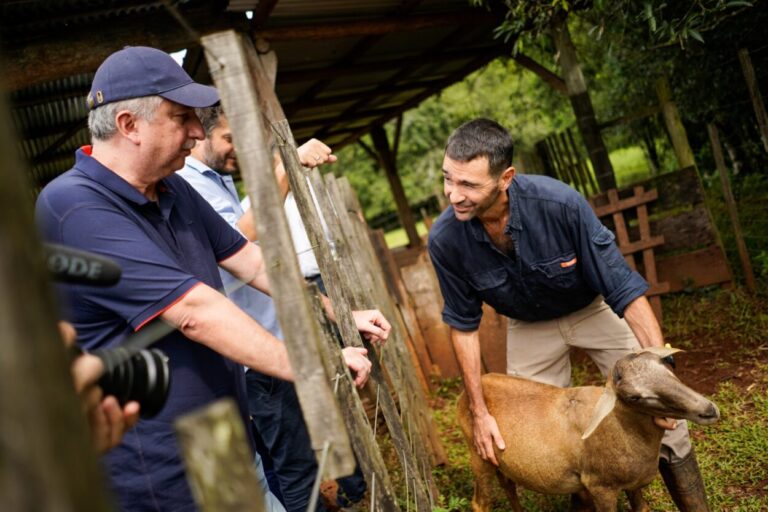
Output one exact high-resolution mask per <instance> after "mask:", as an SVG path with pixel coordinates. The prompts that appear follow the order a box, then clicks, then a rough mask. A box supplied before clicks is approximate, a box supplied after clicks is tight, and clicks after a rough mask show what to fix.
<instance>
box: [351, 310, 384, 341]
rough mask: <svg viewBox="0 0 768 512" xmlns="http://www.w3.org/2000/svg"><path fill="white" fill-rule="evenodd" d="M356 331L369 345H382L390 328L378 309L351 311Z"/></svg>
mask: <svg viewBox="0 0 768 512" xmlns="http://www.w3.org/2000/svg"><path fill="white" fill-rule="evenodd" d="M352 317H353V318H354V319H355V325H356V326H357V330H358V331H360V334H362V335H363V336H364V337H365V339H367V340H369V341H370V342H371V343H379V344H383V343H384V342H385V341H387V338H389V332H390V331H391V330H392V326H391V325H390V324H389V322H388V321H387V319H386V318H384V315H382V314H381V312H380V311H379V310H378V309H365V310H360V311H353V312H352Z"/></svg>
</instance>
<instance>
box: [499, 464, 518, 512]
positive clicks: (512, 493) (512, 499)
mask: <svg viewBox="0 0 768 512" xmlns="http://www.w3.org/2000/svg"><path fill="white" fill-rule="evenodd" d="M496 476H497V477H498V479H499V484H501V488H502V489H504V492H505V493H507V499H508V500H509V504H510V506H511V507H512V511H513V512H524V511H523V507H522V506H521V505H520V500H519V499H518V497H517V484H515V482H513V481H512V480H510V479H509V478H507V477H506V476H504V473H502V472H501V471H500V470H498V469H497V470H496Z"/></svg>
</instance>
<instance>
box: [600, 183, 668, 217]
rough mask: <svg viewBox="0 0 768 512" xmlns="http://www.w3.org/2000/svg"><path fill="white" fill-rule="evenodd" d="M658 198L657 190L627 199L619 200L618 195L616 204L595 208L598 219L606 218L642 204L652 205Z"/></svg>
mask: <svg viewBox="0 0 768 512" xmlns="http://www.w3.org/2000/svg"><path fill="white" fill-rule="evenodd" d="M658 197H659V193H658V191H656V190H655V189H654V190H648V191H647V192H643V193H642V194H640V195H638V194H635V195H633V196H632V197H629V198H627V199H619V196H618V194H617V195H616V202H611V203H610V204H608V205H605V206H598V207H597V208H595V215H597V216H598V217H605V216H606V215H611V214H614V213H616V212H620V211H623V210H629V209H630V208H635V207H637V206H640V205H642V204H646V203H650V202H651V201H655V200H656V199H657V198H658Z"/></svg>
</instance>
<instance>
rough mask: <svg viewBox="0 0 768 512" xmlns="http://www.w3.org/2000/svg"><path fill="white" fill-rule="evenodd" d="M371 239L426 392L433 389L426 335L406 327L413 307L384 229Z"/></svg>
mask: <svg viewBox="0 0 768 512" xmlns="http://www.w3.org/2000/svg"><path fill="white" fill-rule="evenodd" d="M371 241H372V242H373V244H374V247H375V249H376V256H377V257H378V259H379V262H380V263H381V266H382V269H383V270H384V275H385V277H386V279H387V285H388V286H392V288H393V289H394V293H392V297H393V298H395V299H396V306H397V312H396V313H399V314H396V316H397V317H398V318H396V319H395V320H397V321H398V322H400V324H401V325H400V330H401V332H402V333H403V336H404V341H405V343H406V346H407V348H408V353H409V354H410V356H411V362H412V363H413V367H414V371H415V372H416V377H417V378H418V380H419V383H420V384H421V387H422V389H423V390H424V392H425V393H429V392H430V391H432V383H431V381H430V380H429V379H428V378H427V375H429V372H430V368H431V362H430V361H429V354H428V353H427V347H426V345H425V344H424V337H423V336H422V335H421V331H420V330H418V329H417V332H416V333H415V334H412V333H411V332H410V330H409V329H407V328H406V327H405V316H404V315H405V311H407V310H410V311H412V309H411V305H410V297H408V293H407V292H406V290H405V285H404V284H403V278H402V276H401V275H400V269H399V268H398V266H397V263H395V259H394V258H393V257H392V252H391V251H390V250H389V248H387V242H386V240H385V239H384V231H383V230H381V229H377V230H375V231H373V232H372V233H371Z"/></svg>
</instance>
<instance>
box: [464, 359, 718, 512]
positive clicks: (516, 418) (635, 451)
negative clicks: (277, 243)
mask: <svg viewBox="0 0 768 512" xmlns="http://www.w3.org/2000/svg"><path fill="white" fill-rule="evenodd" d="M675 352H678V350H677V349H671V348H647V349H643V350H640V351H639V352H636V353H632V354H629V355H627V356H625V357H623V358H622V359H619V360H618V361H617V362H616V364H615V366H614V368H613V371H612V372H611V375H610V377H609V378H608V380H607V382H606V385H605V387H603V388H601V387H597V386H584V387H575V388H558V387H555V386H550V385H548V384H541V383H538V382H534V381H531V380H526V379H521V378H517V377H511V376H507V375H501V374H487V375H484V376H483V377H482V386H483V395H484V396H485V402H486V404H487V406H488V410H489V411H490V413H491V415H493V416H494V417H495V418H496V422H497V424H498V426H499V431H500V432H501V435H502V437H503V438H504V441H505V444H506V446H507V447H506V449H505V450H503V451H502V450H499V449H498V448H495V452H496V458H497V460H498V461H499V467H498V468H497V467H495V466H494V465H493V464H491V463H490V462H487V461H485V460H483V459H482V458H481V457H480V455H479V454H478V453H476V451H475V449H474V441H473V436H472V418H471V415H470V412H469V403H468V402H469V401H468V399H467V397H466V395H465V394H464V393H462V395H461V396H460V397H459V400H458V419H459V424H460V425H461V429H462V431H463V432H464V436H465V437H466V439H467V442H468V444H469V446H470V453H471V464H472V471H473V472H474V474H475V494H474V497H473V498H472V510H473V512H485V511H488V510H490V504H491V488H492V485H493V480H494V478H493V476H494V474H496V475H497V477H498V479H499V481H500V482H501V484H502V487H504V490H505V491H506V493H507V496H508V498H509V500H510V503H511V505H512V509H513V510H514V511H515V512H522V510H523V509H522V508H521V506H520V502H519V501H518V499H517V493H516V487H515V486H516V484H518V485H521V486H523V487H526V488H528V489H531V490H533V491H536V492H540V493H544V494H577V495H579V496H580V497H581V498H582V499H584V500H586V499H588V498H589V497H591V498H592V501H593V502H594V505H595V507H596V510H597V511H598V512H608V511H615V510H616V502H617V499H618V495H619V493H620V491H621V490H626V491H627V494H628V496H629V499H630V504H631V506H632V510H633V511H635V512H637V511H643V512H645V511H648V510H650V509H649V508H648V505H647V504H646V503H645V501H644V500H643V497H642V488H643V487H645V486H646V485H648V484H649V483H650V482H651V480H653V478H654V477H655V475H656V472H657V468H658V460H659V448H660V447H661V438H662V435H663V433H664V431H663V430H662V429H661V428H660V427H658V426H657V425H656V424H655V423H654V422H653V416H660V417H670V418H676V419H687V420H691V421H693V422H695V423H699V424H704V425H707V424H710V423H714V422H715V421H717V420H718V418H719V417H720V412H719V410H718V408H717V406H716V405H715V404H713V403H712V402H710V401H709V400H707V399H706V398H704V397H703V396H702V395H700V394H699V393H696V392H695V391H693V390H692V389H690V388H689V387H687V386H686V385H685V384H683V383H682V382H680V380H679V379H678V378H677V377H676V376H675V374H674V373H672V371H671V370H670V369H669V367H668V366H667V365H666V364H664V361H663V359H664V358H665V357H667V356H669V355H671V354H673V353H675ZM617 398H618V399H617Z"/></svg>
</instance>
